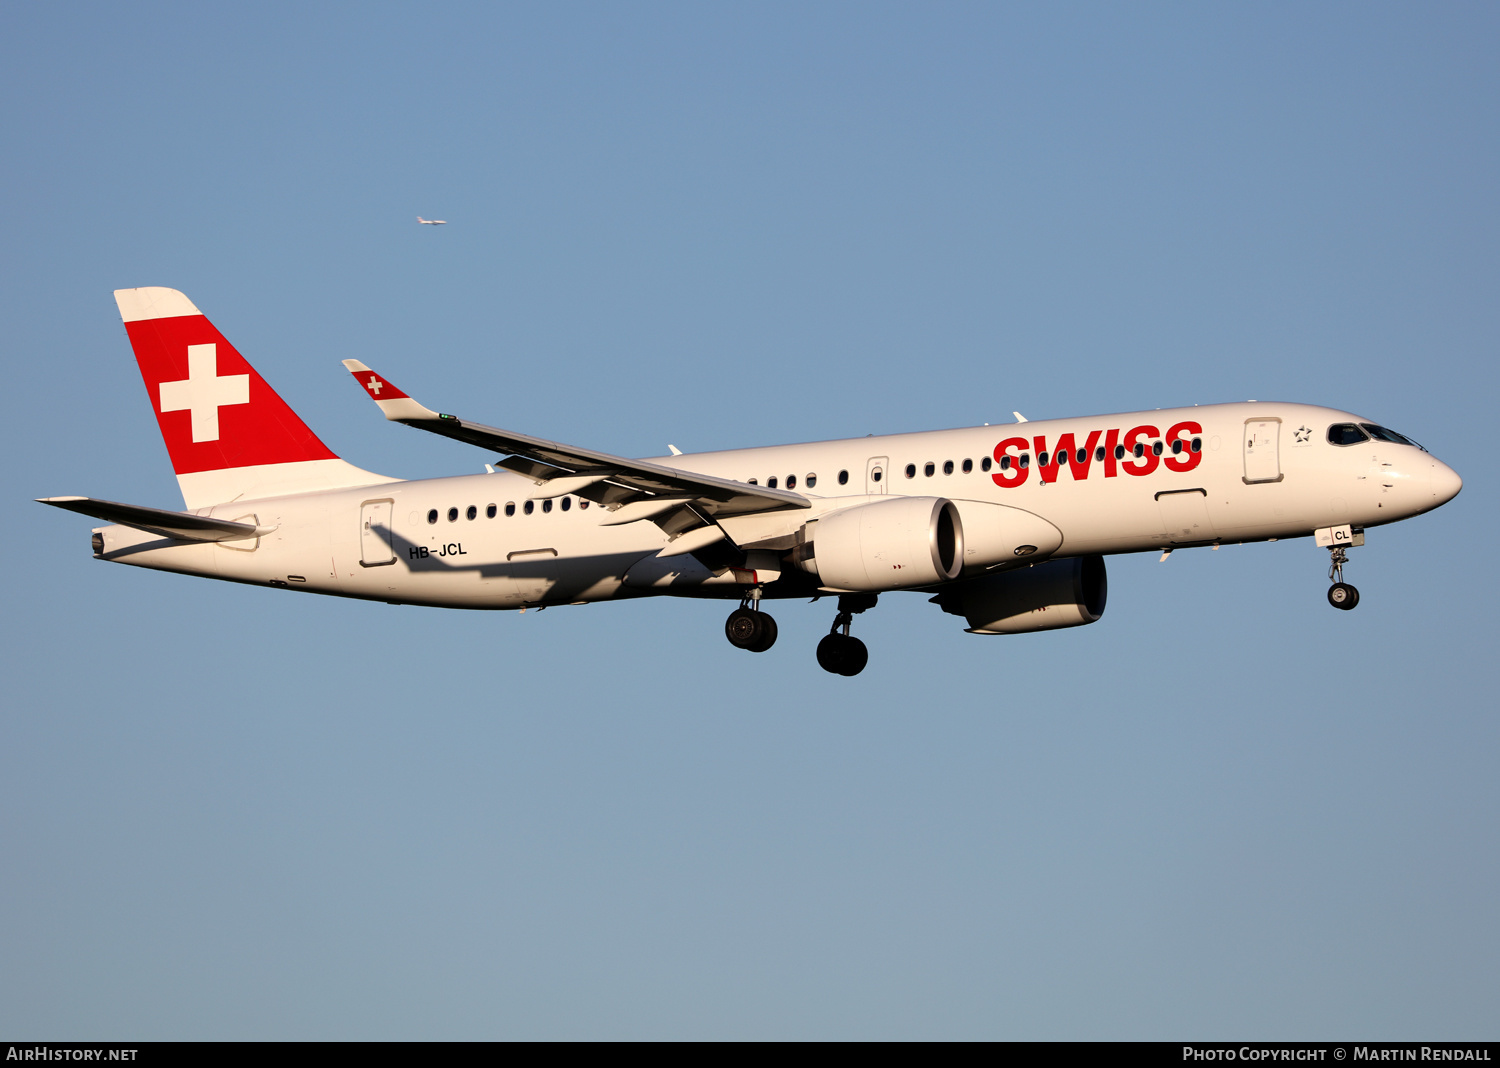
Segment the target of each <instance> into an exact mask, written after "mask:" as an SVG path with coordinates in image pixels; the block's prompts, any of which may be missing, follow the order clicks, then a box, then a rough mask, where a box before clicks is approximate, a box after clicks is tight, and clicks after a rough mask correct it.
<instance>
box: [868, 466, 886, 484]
mask: <svg viewBox="0 0 1500 1068" xmlns="http://www.w3.org/2000/svg"><path fill="white" fill-rule="evenodd" d="M884 477H885V472H884V471H882V470H881V469H880V468H878V467H872V468H871V469H870V481H871V482H879V481H880V480H881V479H882V478H884Z"/></svg>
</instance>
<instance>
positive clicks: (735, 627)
mask: <svg viewBox="0 0 1500 1068" xmlns="http://www.w3.org/2000/svg"><path fill="white" fill-rule="evenodd" d="M752 606H753V607H752ZM724 636H725V637H726V638H728V639H729V644H730V645H732V646H734V647H735V648H736V649H749V650H750V651H751V652H752V653H763V652H765V651H766V650H767V649H769V648H771V646H773V645H775V644H776V620H774V619H772V618H771V617H770V616H769V615H767V614H766V613H765V612H762V611H761V610H760V590H759V589H754V590H752V591H750V594H749V596H747V597H746V598H745V599H744V600H743V601H741V602H740V606H739V607H738V608H736V609H735V610H734V611H733V612H730V613H729V618H728V619H727V620H725V621H724Z"/></svg>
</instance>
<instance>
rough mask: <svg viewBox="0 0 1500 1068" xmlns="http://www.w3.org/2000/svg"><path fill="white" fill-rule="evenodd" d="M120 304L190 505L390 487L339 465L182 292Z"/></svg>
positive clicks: (155, 291) (141, 295)
mask: <svg viewBox="0 0 1500 1068" xmlns="http://www.w3.org/2000/svg"><path fill="white" fill-rule="evenodd" d="M115 303H116V304H118V305H119V308H120V317H121V318H122V319H124V320H125V330H126V332H127V333H128V334H129V335H130V344H131V347H132V348H133V349H134V350H135V358H136V362H137V363H138V364H139V365H140V368H141V377H142V378H143V379H144V380H145V383H146V393H147V395H148V396H150V398H151V407H152V409H153V410H154V411H155V412H156V421H157V424H158V425H159V426H160V427H161V436H162V438H163V439H164V440H165V441H166V443H167V453H168V455H169V456H171V458H172V469H173V470H174V471H176V472H177V477H178V481H179V483H180V484H181V485H182V490H183V496H184V498H186V499H187V504H188V507H189V508H193V507H200V506H201V505H202V504H205V503H211V504H217V503H220V502H222V501H227V500H229V499H231V498H233V497H236V496H248V495H252V494H253V495H256V496H270V495H272V494H276V493H296V492H303V491H306V490H314V489H325V488H333V487H335V486H341V485H342V486H349V485H365V484H369V483H371V482H384V481H389V480H387V479H385V478H383V477H382V476H379V475H371V474H370V473H369V472H365V471H360V470H359V469H358V468H355V467H352V466H350V465H348V464H345V463H343V461H341V460H339V458H338V457H337V456H336V455H335V454H334V453H333V451H332V450H331V449H329V448H328V446H326V445H324V444H323V443H322V442H321V441H319V440H318V436H317V435H316V434H314V433H313V432H312V431H311V430H310V429H308V427H307V424H306V423H304V422H303V421H302V420H301V419H299V418H298V417H297V413H296V412H294V411H292V409H291V408H290V407H289V406H288V405H287V403H286V401H284V400H282V399H281V397H279V396H278V395H277V393H276V391H275V390H274V389H272V388H271V387H270V385H268V384H267V383H266V380H265V379H263V378H261V376H260V375H259V374H257V373H256V371H255V368H253V367H251V366H250V364H249V362H248V361H246V359H245V358H244V357H243V356H241V355H240V354H239V352H238V351H237V350H236V349H235V347H234V346H233V345H231V344H230V343H229V342H228V341H227V340H226V339H225V338H224V335H223V334H221V333H219V331H218V330H216V329H214V325H213V324H212V323H210V322H209V321H208V318H207V317H206V316H205V315H204V314H203V313H202V312H200V311H199V310H198V309H197V308H196V307H194V306H193V303H192V301H190V300H188V298H187V297H185V296H183V294H181V293H179V292H178V291H177V290H175V289H163V288H160V287H156V286H152V287H147V288H144V289H120V290H116V291H115ZM329 461H332V462H331V463H330V462H329ZM282 465H291V466H282ZM210 472H225V473H226V475H222V476H221V475H212V474H209V473H210ZM231 472H240V473H242V474H241V475H239V476H235V475H232V474H228V473H231ZM194 476H196V477H194ZM195 498H196V500H195Z"/></svg>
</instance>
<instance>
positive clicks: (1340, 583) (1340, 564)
mask: <svg viewBox="0 0 1500 1068" xmlns="http://www.w3.org/2000/svg"><path fill="white" fill-rule="evenodd" d="M1328 553H1329V556H1330V557H1331V558H1332V559H1331V561H1330V564H1329V567H1328V578H1329V581H1331V582H1332V583H1333V585H1332V586H1329V587H1328V603H1329V604H1331V605H1333V607H1335V608H1342V609H1343V610H1344V611H1345V612H1347V611H1349V609H1351V608H1353V607H1354V606H1355V605H1357V604H1359V591H1358V590H1356V589H1355V588H1354V587H1353V586H1351V585H1349V584H1348V583H1347V582H1345V581H1344V565H1345V564H1347V563H1348V562H1349V554H1348V553H1346V552H1345V551H1344V547H1343V546H1342V545H1331V546H1329V547H1328Z"/></svg>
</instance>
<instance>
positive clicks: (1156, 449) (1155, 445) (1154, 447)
mask: <svg viewBox="0 0 1500 1068" xmlns="http://www.w3.org/2000/svg"><path fill="white" fill-rule="evenodd" d="M1151 455H1152V456H1160V455H1161V442H1159V441H1153V442H1152V443H1151Z"/></svg>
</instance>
